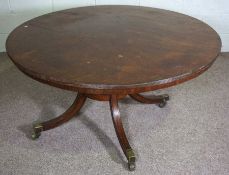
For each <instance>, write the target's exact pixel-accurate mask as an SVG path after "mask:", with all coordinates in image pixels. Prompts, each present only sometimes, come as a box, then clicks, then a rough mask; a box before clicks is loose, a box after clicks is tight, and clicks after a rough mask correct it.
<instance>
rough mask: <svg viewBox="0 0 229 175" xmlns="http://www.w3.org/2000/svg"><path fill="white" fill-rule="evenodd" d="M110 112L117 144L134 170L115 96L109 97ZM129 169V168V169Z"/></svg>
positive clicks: (133, 161) (132, 158) (133, 162)
mask: <svg viewBox="0 0 229 175" xmlns="http://www.w3.org/2000/svg"><path fill="white" fill-rule="evenodd" d="M110 110H111V116H112V121H113V124H114V128H115V132H116V135H117V137H118V140H119V143H120V145H121V147H122V150H123V152H124V154H125V156H126V158H127V160H128V163H129V165H130V164H131V165H132V166H133V167H132V168H133V169H134V168H135V165H134V164H135V156H134V153H133V151H132V148H131V147H130V144H129V142H128V139H127V137H126V134H125V131H124V128H123V124H122V120H121V117H120V111H119V107H118V99H117V97H116V95H111V96H110ZM129 151H131V152H132V155H129V154H128V152H129ZM129 168H130V167H129Z"/></svg>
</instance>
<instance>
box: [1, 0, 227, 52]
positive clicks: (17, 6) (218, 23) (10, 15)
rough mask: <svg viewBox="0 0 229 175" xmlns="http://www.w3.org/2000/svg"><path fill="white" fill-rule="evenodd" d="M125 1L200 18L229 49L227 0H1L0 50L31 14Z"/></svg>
mask: <svg viewBox="0 0 229 175" xmlns="http://www.w3.org/2000/svg"><path fill="white" fill-rule="evenodd" d="M104 4H125V5H140V6H150V7H157V8H163V9H169V10H173V11H177V12H181V13H184V14H188V15H191V16H193V17H196V18H198V19H201V20H203V21H205V22H206V23H208V24H209V25H210V26H212V27H213V28H214V29H215V30H216V31H217V32H218V33H219V34H220V37H221V39H222V42H223V47H222V51H229V0H0V52H1V51H5V40H6V38H7V36H8V34H9V33H10V31H12V30H13V29H14V28H15V27H16V26H17V25H19V24H21V23H23V22H24V21H26V20H29V19H31V18H33V17H36V16H39V15H42V14H45V13H49V12H52V11H57V10H61V9H66V8H70V7H79V6H89V5H104Z"/></svg>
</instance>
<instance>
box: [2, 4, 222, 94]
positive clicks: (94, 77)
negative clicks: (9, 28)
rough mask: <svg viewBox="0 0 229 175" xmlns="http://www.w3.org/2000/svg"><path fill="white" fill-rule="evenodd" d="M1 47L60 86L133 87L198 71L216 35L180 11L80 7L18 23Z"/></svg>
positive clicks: (163, 83)
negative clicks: (4, 47) (4, 46)
mask: <svg viewBox="0 0 229 175" xmlns="http://www.w3.org/2000/svg"><path fill="white" fill-rule="evenodd" d="M6 49H7V53H8V55H9V56H10V58H11V59H12V61H13V62H14V63H15V64H16V65H17V66H18V68H19V69H20V70H22V71H23V72H24V73H26V74H27V75H29V76H31V77H32V78H34V79H36V80H39V81H41V82H44V83H48V84H50V85H53V86H56V87H60V88H63V89H68V90H73V91H80V92H86V93H92V94H93V93H95V94H110V93H136V92H144V91H148V90H155V89H159V88H164V87H168V86H172V85H175V84H178V83H181V82H184V81H186V80H189V79H191V78H194V77H196V76H198V75H199V74H200V73H202V72H203V71H205V70H207V69H208V68H209V67H210V66H211V64H212V63H213V62H214V60H215V59H216V57H217V56H218V54H219V52H220V49H221V41H220V38H219V36H218V34H217V33H216V32H215V31H214V30H213V29H212V28H210V27H209V26H208V25H207V24H205V23H203V22H201V21H199V20H197V19H195V18H192V17H190V16H186V15H183V14H179V13H175V12H171V11H167V10H162V9H154V8H147V7H137V6H95V7H81V8H74V9H68V10H63V11H58V12H55V13H50V14H46V15H43V16H40V17H37V18H35V19H32V20H30V21H28V22H25V23H24V24H22V25H20V26H19V27H17V28H16V29H15V30H14V31H13V32H12V33H11V34H10V35H9V37H8V39H7V43H6Z"/></svg>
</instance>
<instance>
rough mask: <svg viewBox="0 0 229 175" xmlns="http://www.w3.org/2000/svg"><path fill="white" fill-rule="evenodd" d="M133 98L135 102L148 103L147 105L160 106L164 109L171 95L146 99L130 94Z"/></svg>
mask: <svg viewBox="0 0 229 175" xmlns="http://www.w3.org/2000/svg"><path fill="white" fill-rule="evenodd" d="M129 96H130V97H131V98H133V99H134V100H136V101H138V102H141V103H146V104H158V106H159V107H160V108H163V107H164V106H165V105H166V103H167V101H168V100H169V95H167V94H164V95H158V96H156V95H155V96H151V97H150V98H146V97H144V96H142V95H140V94H129Z"/></svg>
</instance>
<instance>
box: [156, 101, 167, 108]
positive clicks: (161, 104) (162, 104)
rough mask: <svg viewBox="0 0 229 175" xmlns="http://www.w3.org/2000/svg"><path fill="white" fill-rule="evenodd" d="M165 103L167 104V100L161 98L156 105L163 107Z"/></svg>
mask: <svg viewBox="0 0 229 175" xmlns="http://www.w3.org/2000/svg"><path fill="white" fill-rule="evenodd" d="M166 104H167V101H166V100H165V99H163V101H162V102H161V103H159V104H158V106H159V107H160V108H164V107H165V106H166Z"/></svg>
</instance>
